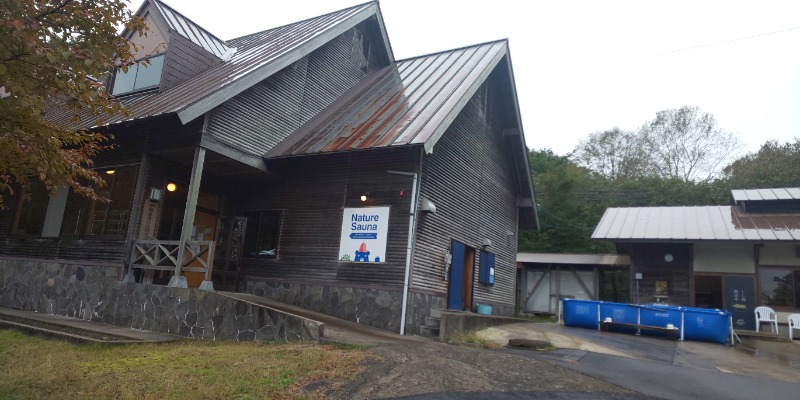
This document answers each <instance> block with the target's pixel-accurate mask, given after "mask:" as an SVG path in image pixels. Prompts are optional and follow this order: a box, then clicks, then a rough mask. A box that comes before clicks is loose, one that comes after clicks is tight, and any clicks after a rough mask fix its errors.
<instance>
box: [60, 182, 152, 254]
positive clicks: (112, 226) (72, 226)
mask: <svg viewBox="0 0 800 400" xmlns="http://www.w3.org/2000/svg"><path fill="white" fill-rule="evenodd" d="M104 172H105V173H104V176H103V178H104V179H105V181H106V186H105V187H103V188H101V189H99V190H98V192H99V194H100V195H102V196H105V197H107V198H109V199H111V202H110V203H102V202H99V201H91V200H89V199H87V198H85V197H83V196H81V195H79V194H77V193H74V192H70V194H69V198H67V204H66V207H65V210H64V219H63V222H62V223H61V236H62V237H65V238H80V237H89V238H100V239H124V238H125V234H126V233H127V230H128V224H129V223H130V213H131V205H132V203H133V188H134V186H135V183H136V167H135V166H129V167H119V168H115V169H110V170H106V171H104Z"/></svg>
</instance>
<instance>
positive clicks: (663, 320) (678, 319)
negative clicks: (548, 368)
mask: <svg viewBox="0 0 800 400" xmlns="http://www.w3.org/2000/svg"><path fill="white" fill-rule="evenodd" d="M561 304H562V308H561V310H562V319H563V322H564V325H565V326H572V327H577V328H588V329H600V323H601V322H602V321H609V322H613V323H619V324H631V325H638V326H642V327H647V326H652V327H659V328H668V327H669V326H670V325H671V326H672V327H674V328H676V329H678V334H679V335H680V336H679V337H680V338H681V340H699V341H707V342H716V343H723V344H724V343H727V341H728V338H729V337H730V335H731V314H730V313H729V312H728V311H725V310H718V309H709V308H695V307H676V306H665V305H658V304H656V305H647V304H625V303H613V302H604V301H595V300H576V299H561ZM611 328H612V330H615V331H619V332H628V333H642V334H655V335H666V333H665V332H664V331H663V330H655V329H650V330H647V329H646V328H645V329H637V327H630V326H617V327H614V326H613V325H611Z"/></svg>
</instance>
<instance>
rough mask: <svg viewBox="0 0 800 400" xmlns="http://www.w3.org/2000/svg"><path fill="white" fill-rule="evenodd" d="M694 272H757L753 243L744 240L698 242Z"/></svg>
mask: <svg viewBox="0 0 800 400" xmlns="http://www.w3.org/2000/svg"><path fill="white" fill-rule="evenodd" d="M694 272H719V273H737V274H752V273H755V261H754V260H753V244H752V243H743V242H697V243H695V244H694Z"/></svg>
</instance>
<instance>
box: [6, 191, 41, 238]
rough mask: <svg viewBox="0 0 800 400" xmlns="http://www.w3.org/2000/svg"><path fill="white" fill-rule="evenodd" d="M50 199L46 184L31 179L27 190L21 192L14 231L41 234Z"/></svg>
mask: <svg viewBox="0 0 800 400" xmlns="http://www.w3.org/2000/svg"><path fill="white" fill-rule="evenodd" d="M48 199H49V195H48V193H47V188H46V187H45V186H44V184H43V183H41V182H39V181H37V180H31V181H30V186H29V187H28V188H27V190H25V191H23V192H22V193H20V198H19V206H18V208H17V215H16V218H15V220H14V229H13V230H12V232H13V233H14V234H17V235H41V233H42V226H44V218H45V214H46V213H47V201H48Z"/></svg>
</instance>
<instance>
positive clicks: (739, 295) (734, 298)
mask: <svg viewBox="0 0 800 400" xmlns="http://www.w3.org/2000/svg"><path fill="white" fill-rule="evenodd" d="M724 279H725V281H724V284H723V288H724V290H725V296H724V297H723V299H722V300H723V302H724V306H725V309H726V310H728V311H730V312H731V314H732V316H733V328H734V329H748V330H755V329H756V318H755V314H754V311H755V307H756V291H755V283H754V282H753V277H751V276H726V277H725V278H724Z"/></svg>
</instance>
